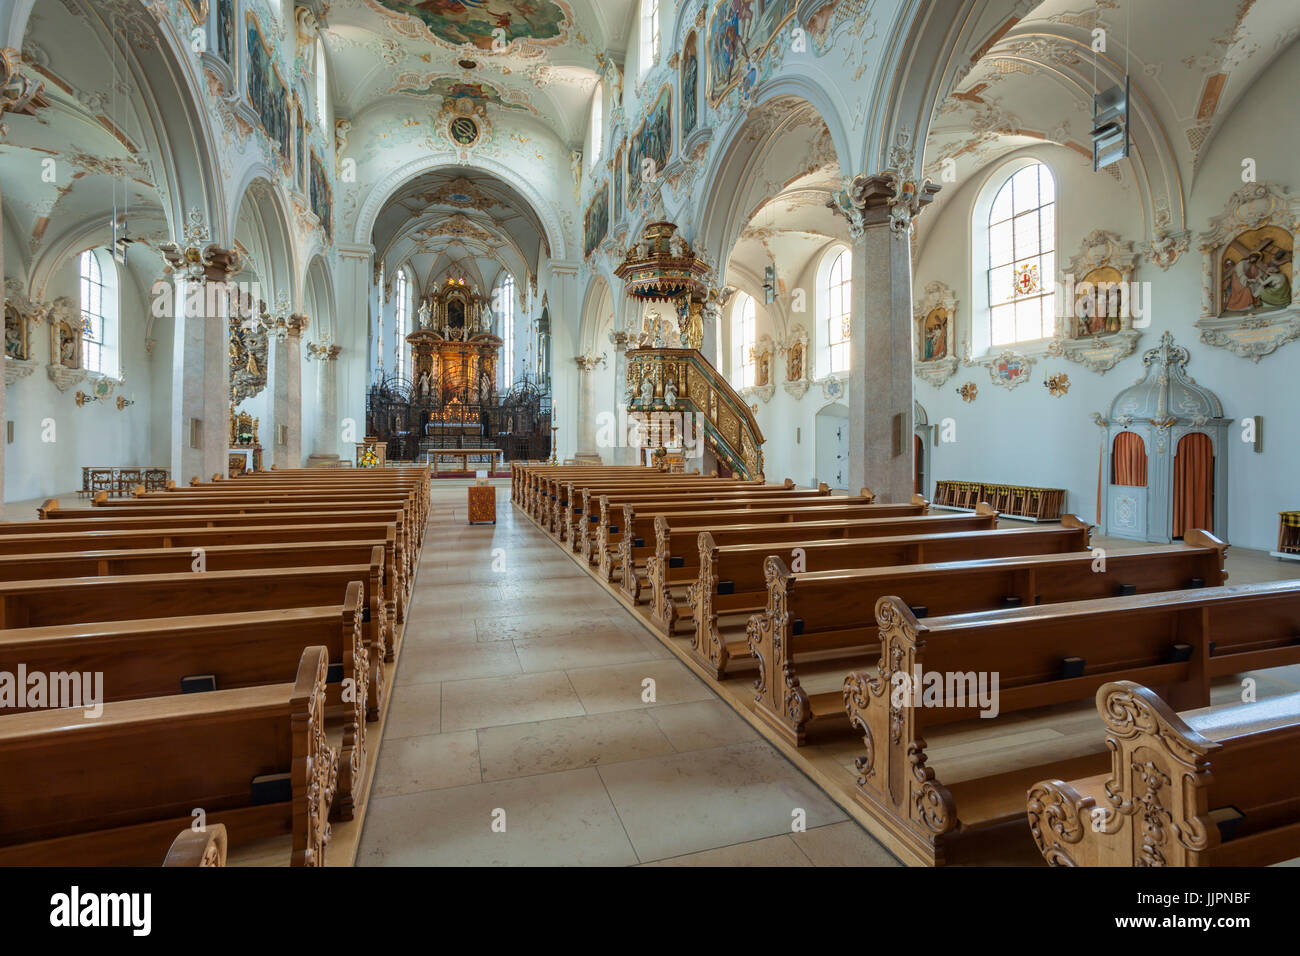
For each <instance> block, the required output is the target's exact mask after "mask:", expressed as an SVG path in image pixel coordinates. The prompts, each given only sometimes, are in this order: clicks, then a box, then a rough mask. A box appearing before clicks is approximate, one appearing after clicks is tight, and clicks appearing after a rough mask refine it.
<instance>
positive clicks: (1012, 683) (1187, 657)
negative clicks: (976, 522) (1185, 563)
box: [843, 556, 1300, 864]
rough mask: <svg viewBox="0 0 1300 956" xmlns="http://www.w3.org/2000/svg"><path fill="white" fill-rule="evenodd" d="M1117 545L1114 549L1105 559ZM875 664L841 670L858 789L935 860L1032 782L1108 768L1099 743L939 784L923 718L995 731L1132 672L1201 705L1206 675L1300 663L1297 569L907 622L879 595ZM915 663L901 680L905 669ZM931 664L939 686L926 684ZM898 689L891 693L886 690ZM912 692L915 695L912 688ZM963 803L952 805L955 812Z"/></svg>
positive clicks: (1004, 811)
mask: <svg viewBox="0 0 1300 956" xmlns="http://www.w3.org/2000/svg"><path fill="white" fill-rule="evenodd" d="M1113 559H1114V558H1113V556H1112V559H1111V560H1113ZM875 611H876V613H875V616H876V625H877V628H878V630H879V637H880V664H879V665H878V667H877V669H875V670H867V671H858V672H853V673H850V674H849V675H848V676H847V677H845V679H844V684H843V700H844V706H845V711H846V712H847V714H848V716H849V721H850V723H851V724H852V726H853V727H854V728H855V729H857V730H858V731H860V732H861V733H862V735H863V742H864V744H865V750H866V752H865V754H864V755H863V756H861V757H859V758H858V760H857V769H858V782H857V787H856V789H855V791H854V793H855V796H856V798H857V799H858V800H859V802H861V804H862V805H863V806H864V807H865V808H866V809H867V810H868V812H870V813H871V814H872V815H873V816H874V817H875V818H876V819H878V820H879V821H881V822H882V824H884V825H885V826H886V828H887V829H888V830H889V832H890V833H891V834H892V835H893V836H894V837H895V838H896V839H897V841H898V842H899V843H900V844H901V845H902V846H904V847H905V848H906V849H907V850H908V851H909V853H910V855H913V856H915V857H916V858H918V859H921V860H923V861H925V862H928V863H931V864H934V863H940V862H942V861H943V859H944V856H945V852H946V846H947V844H949V843H950V842H951V841H952V840H953V839H955V838H957V837H958V836H960V835H963V834H966V833H970V832H973V831H976V830H979V829H983V828H986V827H991V826H996V825H998V824H1000V823H1010V822H1013V821H1016V820H1019V819H1022V818H1023V817H1022V815H1023V814H1024V808H1025V796H1024V795H1025V793H1026V791H1027V790H1028V788H1029V787H1030V786H1031V785H1032V784H1034V783H1035V782H1037V781H1040V780H1044V779H1061V780H1070V779H1074V778H1077V777H1088V776H1093V775H1095V774H1098V773H1102V772H1104V770H1105V769H1106V766H1107V763H1108V760H1107V757H1106V754H1105V752H1104V750H1103V749H1102V748H1101V746H1100V742H1099V743H1098V747H1097V749H1096V751H1095V752H1091V753H1087V754H1082V755H1076V756H1072V757H1068V758H1066V759H1062V760H1057V761H1054V762H1049V763H1047V764H1045V765H1038V766H1021V767H1020V769H1017V770H1010V771H1007V772H1004V773H994V774H988V775H984V776H980V777H976V778H972V779H966V780H963V781H961V782H960V783H954V784H949V785H944V783H943V782H942V781H941V773H940V771H941V769H942V768H938V769H936V768H935V767H934V766H931V765H929V760H930V757H929V754H928V753H927V752H926V735H927V731H928V730H930V729H931V728H936V727H939V726H941V725H952V724H955V723H957V722H959V721H969V723H968V724H963V725H962V727H963V728H966V727H969V729H970V731H971V732H970V733H964V736H965V737H966V738H967V739H966V741H965V742H966V744H967V745H968V746H969V745H971V739H970V738H972V737H975V738H977V737H978V736H979V734H980V733H989V732H993V733H996V732H997V730H999V729H1000V728H1001V727H1003V726H1005V723H1004V724H999V723H998V719H999V718H1002V717H1004V716H1005V715H1007V714H1012V713H1015V712H1018V711H1025V710H1029V709H1031V708H1036V707H1044V706H1048V705H1053V704H1063V703H1072V702H1077V701H1079V700H1087V699H1090V698H1091V697H1092V696H1093V695H1094V694H1095V693H1096V692H1097V690H1098V688H1100V687H1101V686H1102V685H1104V684H1106V683H1109V682H1111V681H1115V680H1131V681H1136V682H1138V683H1141V684H1144V685H1147V686H1151V687H1156V688H1161V691H1160V693H1161V694H1162V696H1163V697H1164V698H1165V699H1166V700H1167V701H1169V702H1170V704H1171V705H1172V706H1174V707H1175V708H1178V709H1184V708H1191V707H1201V706H1205V705H1207V704H1208V703H1209V688H1210V680H1211V679H1212V678H1213V677H1216V676H1222V675H1227V674H1237V673H1241V672H1243V671H1247V670H1255V669H1260V668H1267V667H1276V666H1284V665H1289V664H1295V663H1298V662H1300V643H1297V640H1296V634H1297V628H1296V622H1297V621H1300V581H1280V582H1271V583H1268V584H1254V585H1238V586H1227V587H1215V588H1202V589H1197V590H1188V591H1169V592H1163V593H1158V594H1138V595H1133V596H1128V597H1112V598H1105V599H1101V600H1095V601H1077V602H1071V603H1067V604H1056V605H1051V606H1046V605H1045V606H1042V607H1021V608H1014V609H1011V610H1004V611H984V612H978V613H974V614H956V615H951V616H948V617H935V618H927V619H926V620H925V621H924V622H922V621H919V620H917V618H916V617H915V616H914V615H913V614H912V612H911V610H910V609H909V607H908V606H907V604H906V603H905V602H903V601H901V600H899V599H898V598H896V597H883V598H881V599H880V600H879V601H877V602H876V608H875ZM916 674H921V675H922V676H923V678H924V679H923V681H922V682H921V684H917V685H916V687H918V688H922V689H923V690H924V693H923V694H922V693H920V692H917V693H913V692H911V691H909V690H908V683H909V682H911V681H912V677H911V675H916ZM931 675H937V676H938V677H939V679H940V680H941V682H942V683H943V684H944V685H945V686H944V687H940V688H938V689H937V690H938V692H937V693H935V691H936V688H935V686H934V685H933V683H932V677H931ZM993 675H996V676H997V681H998V686H997V688H996V693H995V694H994V695H993V700H994V703H995V706H996V708H997V715H996V717H992V718H986V719H978V717H979V713H980V706H979V704H978V703H975V704H972V702H971V700H970V699H969V697H968V696H967V693H968V691H969V690H973V689H974V687H973V686H972V684H974V683H975V682H976V681H978V679H980V678H983V679H985V681H986V683H987V687H988V689H992V685H991V680H992V676H993ZM895 689H897V690H898V693H894V691H895ZM918 698H919V699H918ZM959 812H960V814H961V815H960V817H959V816H958V813H959Z"/></svg>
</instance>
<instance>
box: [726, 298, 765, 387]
mask: <svg viewBox="0 0 1300 956" xmlns="http://www.w3.org/2000/svg"><path fill="white" fill-rule="evenodd" d="M757 326H758V322H757V320H756V317H755V310H754V297H753V296H752V295H746V294H745V293H744V292H742V293H740V296H739V297H738V298H737V300H736V304H735V305H734V306H732V310H731V342H732V351H731V374H732V379H733V380H734V382H735V385H736V387H737V388H749V386H751V385H753V384H754V381H755V375H754V373H755V370H756V368H757V362H756V356H755V355H754V351H755V348H756V347H757V345H758V332H757Z"/></svg>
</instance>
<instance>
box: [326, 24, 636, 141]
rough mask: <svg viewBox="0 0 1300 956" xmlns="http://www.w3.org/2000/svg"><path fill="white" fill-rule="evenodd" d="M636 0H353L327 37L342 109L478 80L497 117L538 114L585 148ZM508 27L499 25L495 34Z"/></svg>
mask: <svg viewBox="0 0 1300 956" xmlns="http://www.w3.org/2000/svg"><path fill="white" fill-rule="evenodd" d="M637 5H638V4H637V0H351V2H349V3H346V4H343V3H338V4H334V5H332V6H330V7H329V8H328V13H327V15H326V18H325V20H324V23H323V25H324V27H325V29H324V31H323V34H322V35H323V37H324V41H325V44H326V47H327V50H328V54H329V59H330V64H331V67H332V69H333V71H334V76H333V83H332V85H333V89H334V96H335V104H336V111H337V113H338V115H340V116H342V117H345V118H346V117H355V116H357V115H359V114H360V113H361V112H362V111H363V110H367V109H370V108H373V107H375V106H376V105H377V104H380V103H383V102H385V101H392V103H393V104H394V105H400V103H401V102H402V101H405V102H406V103H408V104H412V103H425V104H427V103H430V102H433V103H439V102H440V101H443V100H445V99H446V98H447V95H448V94H449V93H451V92H452V91H453V88H454V87H455V86H456V84H470V85H478V87H479V88H478V89H477V90H475V91H474V92H475V93H476V95H477V96H478V97H479V98H481V99H483V100H485V101H486V103H487V106H488V109H489V112H490V113H491V114H492V117H493V121H494V122H495V123H498V124H501V123H505V124H506V125H509V122H510V119H511V117H512V116H520V117H525V116H527V117H535V118H537V119H538V120H540V121H541V122H542V123H544V124H545V125H546V126H548V127H549V128H550V129H551V130H552V131H553V132H554V133H555V135H556V137H557V138H558V139H559V140H560V141H561V142H563V143H566V144H568V145H570V146H571V147H573V148H577V147H578V146H580V144H581V142H582V139H583V135H584V133H585V130H586V121H587V111H588V109H589V107H590V103H591V93H592V90H593V89H594V88H595V86H596V82H597V79H598V78H599V76H601V75H602V74H603V73H604V71H605V70H606V69H607V64H609V63H611V62H612V63H614V64H621V63H622V62H623V58H624V54H625V51H626V47H627V40H628V34H629V32H630V27H631V25H632V23H633V22H634V19H633V17H634V14H635V10H636V8H637ZM497 31H501V32H497Z"/></svg>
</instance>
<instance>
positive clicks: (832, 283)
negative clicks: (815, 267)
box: [817, 249, 853, 374]
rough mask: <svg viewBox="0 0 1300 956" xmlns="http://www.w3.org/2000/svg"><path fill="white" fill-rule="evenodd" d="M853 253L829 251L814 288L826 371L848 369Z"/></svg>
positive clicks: (845, 370)
mask: <svg viewBox="0 0 1300 956" xmlns="http://www.w3.org/2000/svg"><path fill="white" fill-rule="evenodd" d="M852 266H853V253H852V252H850V251H849V250H848V249H840V250H831V252H830V253H828V254H827V256H826V258H825V259H823V261H822V269H821V271H820V274H821V283H820V287H819V288H818V290H817V293H818V295H817V310H818V313H819V318H820V320H821V321H820V326H821V327H820V329H819V330H818V331H819V333H820V334H819V336H818V338H820V339H821V341H822V346H821V350H820V351H821V356H822V360H823V362H824V366H823V367H824V369H825V372H826V373H827V374H833V373H838V372H847V371H848V370H849V320H850V315H851V313H852V301H853V279H852V275H851V272H852Z"/></svg>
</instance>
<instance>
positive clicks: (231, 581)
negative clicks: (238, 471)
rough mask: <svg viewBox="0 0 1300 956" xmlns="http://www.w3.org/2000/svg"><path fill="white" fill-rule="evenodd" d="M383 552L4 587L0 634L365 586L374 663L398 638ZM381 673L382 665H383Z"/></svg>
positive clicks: (277, 604)
mask: <svg viewBox="0 0 1300 956" xmlns="http://www.w3.org/2000/svg"><path fill="white" fill-rule="evenodd" d="M383 574H384V566H383V551H382V549H380V548H378V547H376V548H373V549H372V554H371V560H370V563H369V564H350V565H337V566H326V565H321V566H317V567H305V568H299V567H294V568H263V569H260V570H259V572H258V573H257V574H256V575H250V574H249V573H248V572H247V571H203V572H193V571H190V572H181V573H171V574H122V575H105V576H102V577H73V578H42V579H40V580H35V581H5V582H0V629H8V628H14V627H43V626H47V625H53V624H81V623H86V622H89V621H127V620H132V619H135V618H138V617H140V616H141V614H143V613H147V614H149V615H150V616H152V617H178V616H181V615H184V614H221V613H225V612H228V611H230V610H231V609H232V608H236V609H239V610H244V611H262V610H274V609H280V608H292V607H317V606H319V605H328V604H337V603H338V602H340V601H342V600H343V597H344V595H345V594H346V593H347V589H348V585H349V584H350V583H351V582H353V581H360V582H361V583H362V587H363V588H364V591H363V598H364V600H365V604H364V605H362V624H363V626H364V627H363V629H364V631H365V635H366V645H367V646H368V647H369V648H370V649H371V654H372V658H371V659H372V660H376V661H379V660H391V659H392V658H391V656H390V655H391V654H392V652H393V640H394V637H393V633H392V628H391V627H390V626H389V620H388V615H387V613H386V610H385V607H384V602H383V600H382V599H381V598H380V595H382V594H383ZM376 670H380V668H376Z"/></svg>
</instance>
